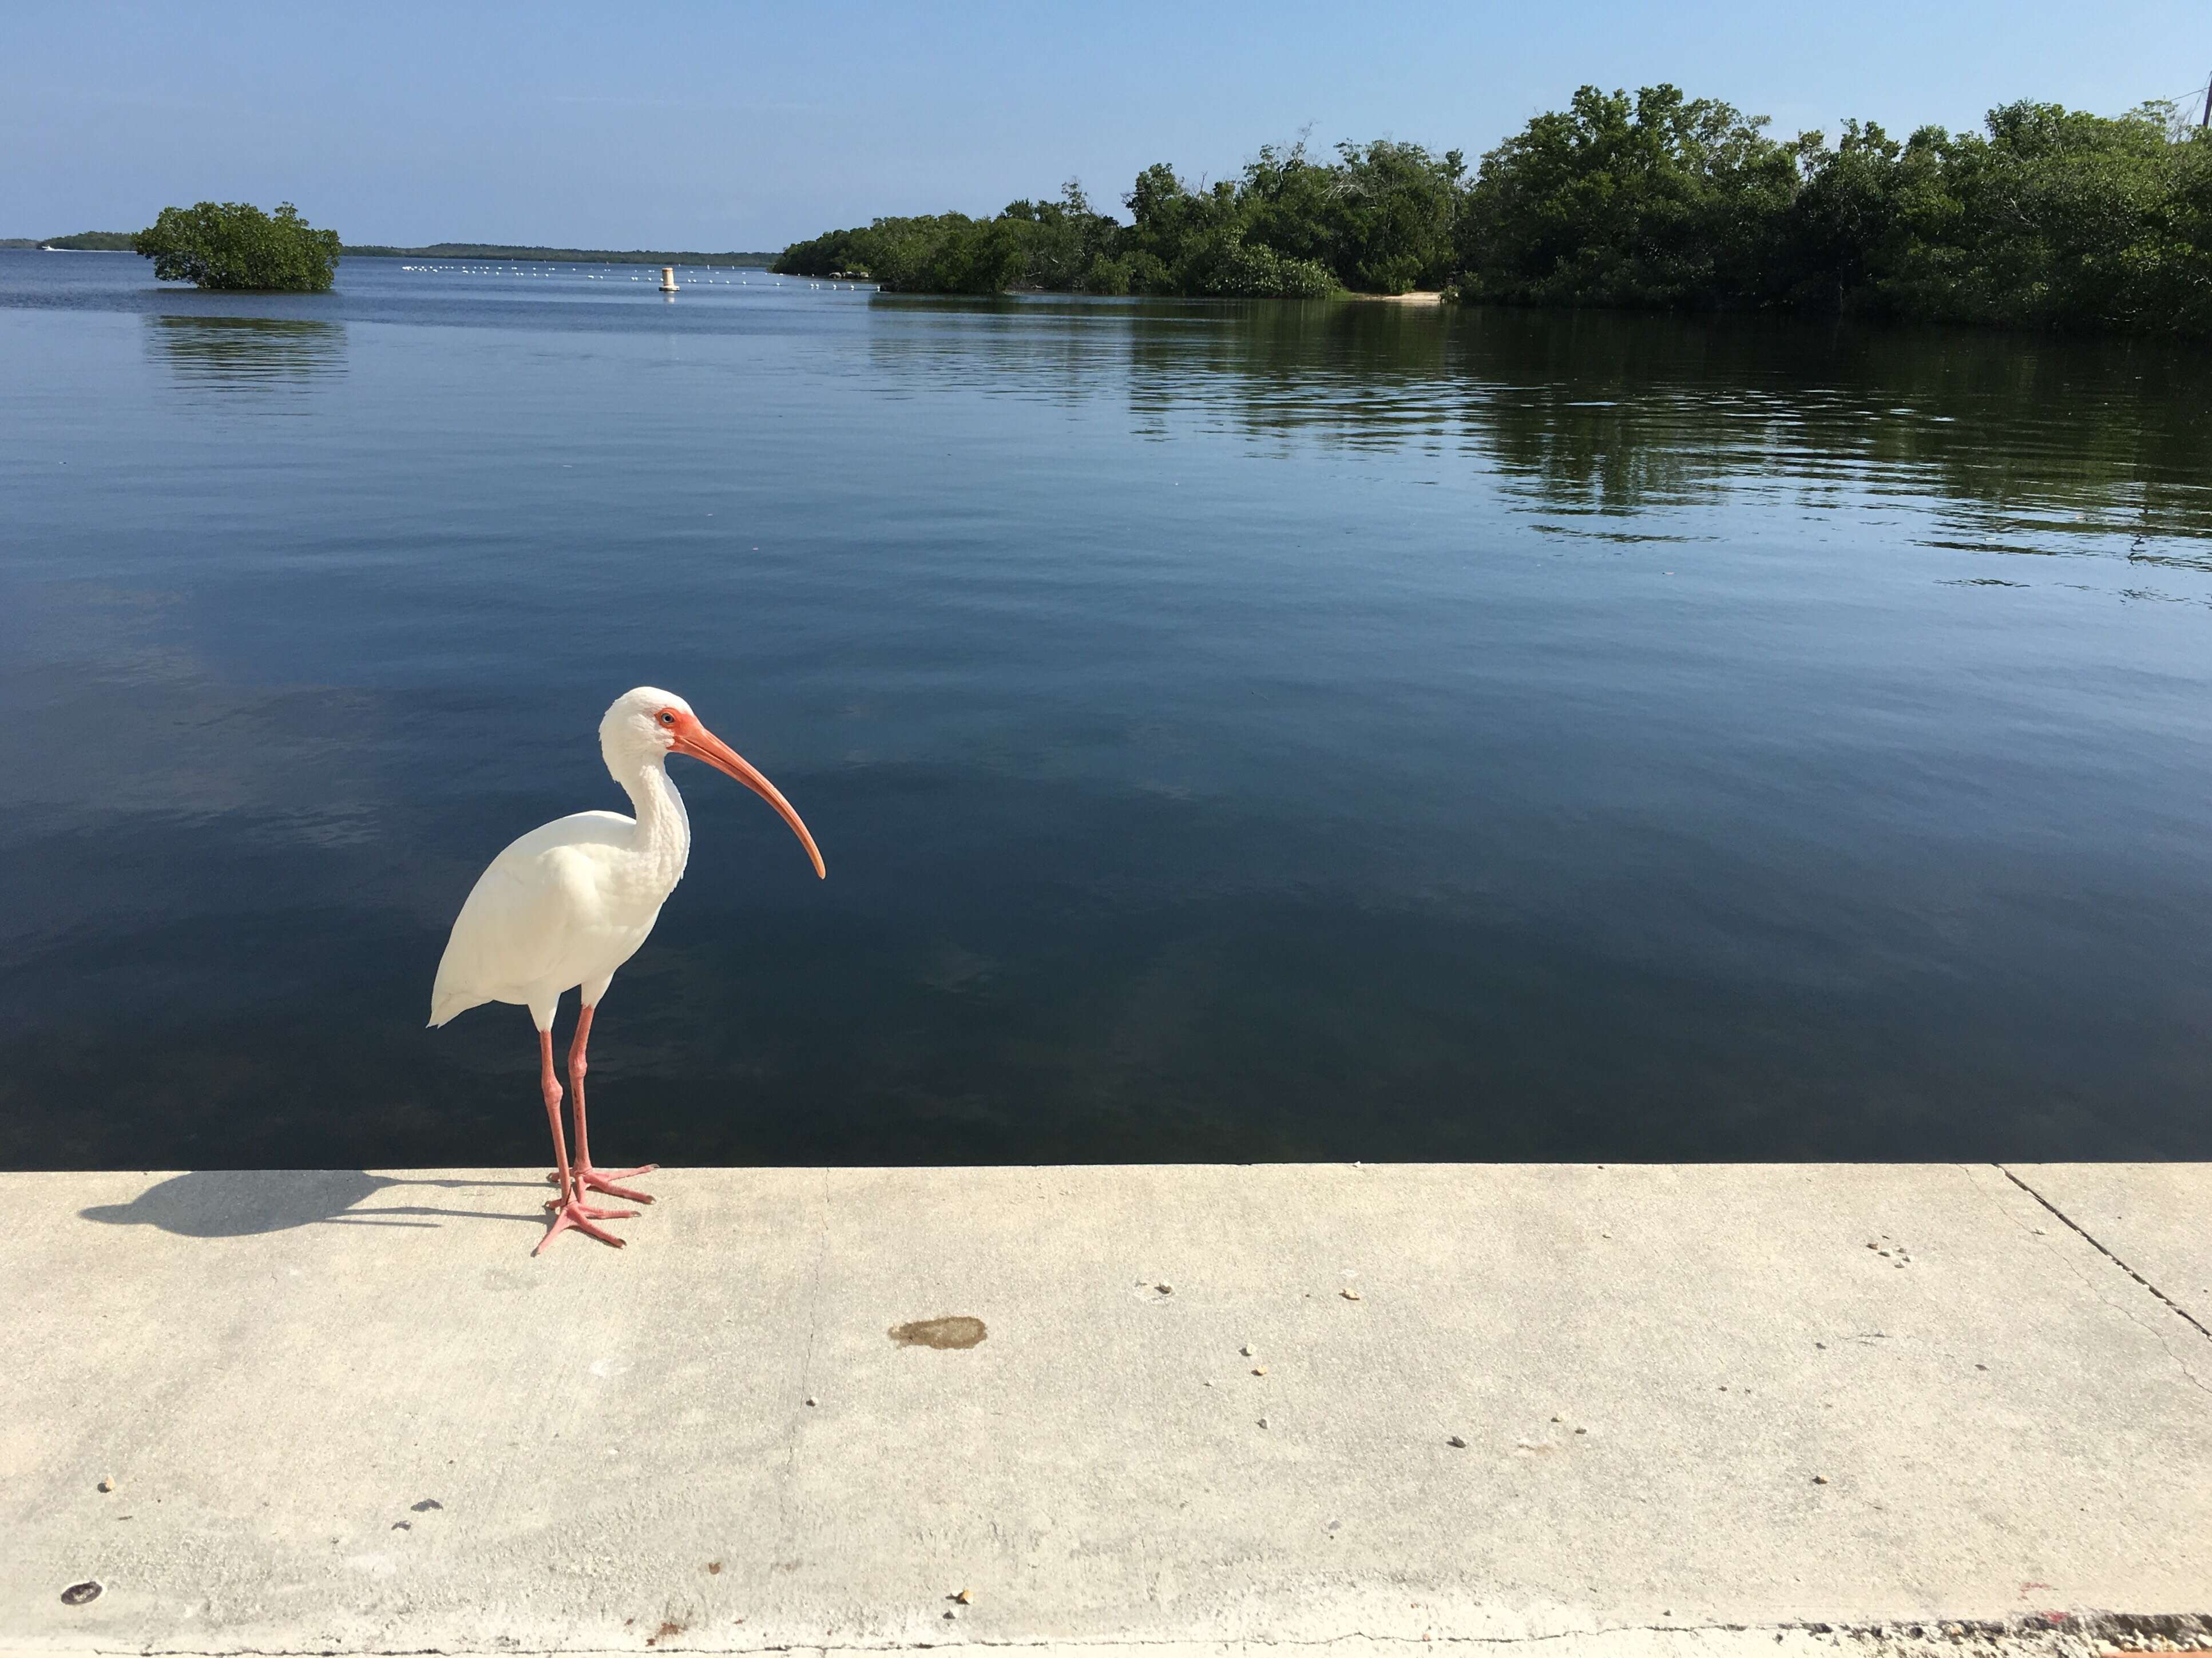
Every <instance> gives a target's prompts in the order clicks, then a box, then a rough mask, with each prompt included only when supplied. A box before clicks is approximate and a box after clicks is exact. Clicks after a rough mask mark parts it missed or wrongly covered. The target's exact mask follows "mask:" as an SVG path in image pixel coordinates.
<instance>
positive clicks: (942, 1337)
mask: <svg viewBox="0 0 2212 1658" xmlns="http://www.w3.org/2000/svg"><path fill="white" fill-rule="evenodd" d="M988 1334H990V1332H989V1331H988V1330H987V1329H985V1328H984V1327H983V1321H982V1320H981V1319H980V1318H969V1317H967V1316H966V1315H959V1316H956V1317H952V1318H922V1319H916V1320H915V1321H914V1322H913V1323H911V1324H894V1325H893V1326H892V1327H891V1330H890V1337H891V1339H892V1340H893V1341H896V1343H898V1345H900V1346H902V1347H973V1346H975V1345H977V1344H979V1343H980V1342H981V1340H982V1339H983V1338H984V1337H985V1336H987V1335H988Z"/></svg>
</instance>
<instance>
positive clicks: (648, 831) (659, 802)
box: [616, 755, 691, 888]
mask: <svg viewBox="0 0 2212 1658" xmlns="http://www.w3.org/2000/svg"><path fill="white" fill-rule="evenodd" d="M616 781H617V782H618V783H620V784H621V785H622V786H623V792H624V793H627V794H628V795H629V804H630V806H631V809H632V810H633V811H635V813H636V814H637V841H636V848H637V852H638V854H639V855H640V856H641V857H642V858H643V859H646V861H647V864H649V865H651V866H652V868H653V873H654V874H655V875H656V876H657V877H659V878H660V879H661V880H662V881H663V882H665V884H666V885H667V886H668V887H671V888H672V887H674V886H675V884H677V882H678V881H679V880H681V879H682V878H683V876H684V864H685V863H686V862H687V861H688V860H689V859H690V856H691V819H690V816H689V815H688V814H687V813H686V812H685V811H684V797H683V796H682V795H680V794H678V793H677V792H676V785H675V784H674V783H672V782H671V781H670V780H669V778H668V768H667V765H666V764H665V762H664V761H663V760H662V758H661V756H659V755H655V756H653V758H652V759H650V760H648V761H647V762H645V763H644V764H643V765H642V766H641V767H640V768H638V770H637V771H635V773H633V774H630V775H629V776H627V777H623V776H617V778H616Z"/></svg>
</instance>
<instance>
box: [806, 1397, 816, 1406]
mask: <svg viewBox="0 0 2212 1658" xmlns="http://www.w3.org/2000/svg"><path fill="white" fill-rule="evenodd" d="M806 1402H807V1403H808V1404H809V1405H811V1404H813V1403H815V1398H814V1395H813V1394H807V1395H806Z"/></svg>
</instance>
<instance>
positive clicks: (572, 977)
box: [430, 686, 691, 1030]
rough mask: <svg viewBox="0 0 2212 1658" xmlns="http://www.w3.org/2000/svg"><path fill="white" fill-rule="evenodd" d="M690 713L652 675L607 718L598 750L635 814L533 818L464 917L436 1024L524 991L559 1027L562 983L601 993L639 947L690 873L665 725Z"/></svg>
mask: <svg viewBox="0 0 2212 1658" xmlns="http://www.w3.org/2000/svg"><path fill="white" fill-rule="evenodd" d="M671 707H672V708H678V709H681V710H682V711H683V712H684V714H690V704H689V703H687V702H685V701H684V700H683V699H682V698H681V697H678V696H675V695H671V694H670V693H669V692H666V691H663V690H657V689H654V688H653V687H651V686H642V687H641V688H639V689H636V690H634V691H631V692H629V694H628V695H624V696H622V697H619V698H617V700H616V701H615V703H614V706H613V707H612V708H609V709H608V710H607V713H606V717H605V719H604V720H601V721H600V722H599V751H600V754H601V756H602V757H603V758H604V759H605V761H606V764H607V770H608V772H609V774H611V775H612V776H613V778H614V780H616V781H617V783H619V784H621V785H622V786H623V791H624V792H625V793H628V794H629V798H630V804H631V805H632V807H633V808H634V809H635V811H636V814H637V815H636V816H635V817H623V816H622V815H621V814H620V813H618V812H611V811H582V812H578V813H576V814H575V815H574V816H573V817H561V818H556V819H555V820H554V821H553V822H552V823H547V824H544V826H542V827H540V828H538V829H532V830H531V831H530V833H529V834H527V835H524V836H523V837H522V838H521V839H520V840H519V841H515V842H514V843H513V845H512V846H510V847H507V850H506V851H504V852H502V853H500V854H499V856H498V857H496V858H495V859H492V861H491V865H490V867H489V868H488V869H486V870H485V871H484V872H483V875H481V876H480V877H478V878H477V884H476V886H475V888H474V889H473V890H471V892H470V894H469V896H468V901H467V902H465V903H464V904H463V905H462V906H461V913H460V914H459V916H458V917H456V918H455V920H454V921H453V935H452V937H451V938H448V939H447V942H446V953H445V957H444V958H443V959H442V960H441V961H440V963H438V977H437V982H436V984H435V986H434V987H433V988H432V990H431V993H430V1023H432V1024H434V1025H441V1024H444V1023H446V1022H447V1020H449V1019H451V1018H453V1017H454V1016H455V1015H456V1014H459V1013H465V1012H466V1011H468V1010H469V1009H470V1008H472V1007H475V1006H477V1005H480V1004H482V1003H484V1002H516V1003H520V1005H523V1006H525V1007H527V1008H528V1009H529V1010H530V1015H531V1017H532V1019H534V1020H535V1021H536V1022H537V1024H538V1029H540V1030H545V1029H550V1028H551V1026H552V1023H553V1013H554V1009H555V1008H556V1005H558V1004H559V1001H560V999H561V997H562V993H564V992H566V991H569V990H573V989H575V988H576V987H579V986H580V987H582V988H583V992H584V1000H585V1001H586V1003H594V1002H597V1001H598V1000H599V997H600V995H601V994H602V993H604V992H605V989H606V986H607V981H608V980H609V979H611V977H613V975H614V972H615V969H617V968H619V967H620V966H621V965H622V964H623V963H624V962H626V961H628V960H629V958H630V957H632V956H634V955H635V954H636V953H637V950H638V946H639V945H641V944H643V943H644V942H645V940H646V938H647V935H648V934H650V933H651V932H652V931H653V923H654V922H655V921H656V920H659V917H660V907H661V905H662V904H663V903H665V902H666V901H667V898H668V895H669V894H670V893H671V892H672V891H673V890H675V888H676V884H677V882H678V880H680V879H682V878H683V875H684V864H685V862H686V861H687V859H689V857H690V847H691V825H690V820H689V818H688V817H687V816H686V815H685V813H684V800H683V797H682V796H680V795H678V793H677V792H676V787H675V785H674V784H672V783H671V782H670V781H669V780H668V774H667V771H666V768H665V762H666V760H667V757H668V750H669V744H668V741H667V739H666V738H665V737H664V736H663V735H662V734H661V732H659V730H658V729H657V728H656V726H655V725H654V714H655V713H656V711H658V710H659V709H661V708H671Z"/></svg>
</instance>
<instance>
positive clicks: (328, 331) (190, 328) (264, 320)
mask: <svg viewBox="0 0 2212 1658" xmlns="http://www.w3.org/2000/svg"><path fill="white" fill-rule="evenodd" d="M146 339H147V349H148V350H149V353H150V355H153V356H154V357H155V359H156V360H158V361H161V362H163V363H165V364H167V367H168V368H169V369H170V371H171V372H172V373H173V374H174V375H175V376H176V377H177V380H178V381H179V383H180V384H182V385H185V386H193V387H197V388H208V387H215V388H221V389H225V390H237V391H269V390H276V389H283V388H304V387H306V386H311V385H313V384H315V383H316V382H318V381H321V380H328V379H330V378H331V377H333V376H337V375H340V374H344V372H345V354H346V334H345V325H344V324H343V323H339V322H325V321H321V320H319V319H310V318H304V317H222V316H208V315H177V314H174V313H167V314H161V315H155V316H149V317H148V318H147V319H146Z"/></svg>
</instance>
